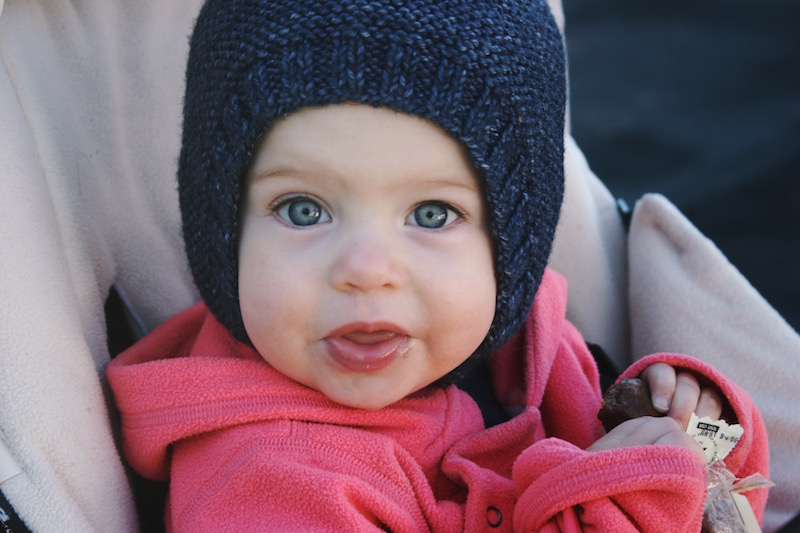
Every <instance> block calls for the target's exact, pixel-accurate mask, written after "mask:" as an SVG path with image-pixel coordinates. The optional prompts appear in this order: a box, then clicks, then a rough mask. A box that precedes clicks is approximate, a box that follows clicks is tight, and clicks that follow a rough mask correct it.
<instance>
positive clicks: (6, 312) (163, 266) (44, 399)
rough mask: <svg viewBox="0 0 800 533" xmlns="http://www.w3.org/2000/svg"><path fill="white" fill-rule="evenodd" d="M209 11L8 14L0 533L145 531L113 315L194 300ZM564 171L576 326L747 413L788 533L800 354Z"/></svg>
mask: <svg viewBox="0 0 800 533" xmlns="http://www.w3.org/2000/svg"><path fill="white" fill-rule="evenodd" d="M199 5H200V0H173V1H170V2H165V1H156V0H140V1H137V2H123V1H119V0H102V1H101V0H87V1H84V2H39V1H33V0H32V1H22V0H6V1H5V2H3V0H0V239H2V241H1V242H2V248H1V249H2V252H0V273H2V274H1V275H0V380H2V386H0V406H2V408H0V493H2V496H3V497H4V498H5V501H3V500H1V499H0V523H3V522H4V521H5V518H4V516H5V517H6V518H8V517H10V516H11V515H14V516H16V517H18V518H20V519H21V520H22V521H23V522H24V523H25V525H26V526H27V527H28V528H29V529H30V530H32V531H42V532H44V531H78V532H87V531H99V532H109V531H114V532H124V531H136V530H137V529H138V517H137V511H136V508H135V504H134V499H133V497H132V492H131V489H130V485H129V479H128V476H127V473H126V470H125V468H124V466H123V464H122V461H121V460H120V457H119V454H118V452H117V448H116V446H115V439H114V429H113V428H114V414H113V413H114V411H113V408H111V406H110V404H109V394H108V388H107V386H106V383H105V381H104V372H103V371H104V368H105V365H106V364H107V363H108V361H109V358H110V355H109V342H111V343H112V346H113V342H114V341H115V339H113V338H112V339H109V338H108V335H107V323H106V314H105V312H104V305H105V304H106V302H107V299H108V297H109V294H110V292H111V290H112V287H113V288H114V289H115V291H116V294H118V295H119V301H120V302H122V304H123V307H124V309H125V310H126V313H127V317H128V323H129V324H131V325H132V326H133V329H134V331H135V332H136V333H137V334H143V333H145V332H147V331H149V330H151V329H152V328H154V327H155V326H156V325H157V324H159V323H161V322H162V321H164V320H165V319H166V318H167V317H169V316H170V315H172V314H174V313H175V312H177V311H179V310H181V309H183V308H185V307H187V306H189V305H190V304H192V303H193V302H194V301H195V300H196V299H197V298H198V295H197V292H196V290H195V288H194V286H193V284H192V281H191V276H190V274H189V272H188V268H187V264H186V260H185V258H184V251H183V244H182V239H181V231H180V217H179V213H178V201H177V191H176V184H175V171H176V166H177V154H178V150H179V139H180V125H181V124H180V121H181V98H182V92H183V72H184V61H185V56H186V53H187V50H188V35H189V33H190V31H191V27H192V22H193V20H194V17H195V14H196V13H197V11H198V10H199ZM554 10H555V12H556V14H557V15H559V18H560V19H562V21H563V17H562V16H561V9H560V5H555V6H554ZM562 27H563V26H562ZM565 164H566V176H567V192H566V200H565V205H564V208H563V214H562V220H561V223H560V225H559V229H558V233H557V238H556V244H555V249H554V253H553V256H552V259H551V263H552V265H553V266H554V267H555V268H556V269H557V270H559V271H561V272H562V273H563V274H564V275H565V276H566V277H567V279H568V281H569V284H570V308H569V316H570V318H571V320H572V321H573V322H574V323H575V324H576V325H577V326H578V328H579V329H580V330H581V331H582V333H583V334H584V336H585V337H586V339H587V340H588V341H590V342H592V343H597V344H599V345H601V346H603V347H604V348H605V350H606V351H607V352H608V353H609V354H611V355H612V357H613V358H614V360H615V363H616V365H617V366H618V368H619V369H622V368H624V367H625V366H627V365H628V364H629V363H630V362H631V361H633V360H635V359H636V358H637V357H639V356H642V355H644V354H646V353H651V352H654V351H680V352H685V353H689V354H692V355H695V356H697V357H700V358H702V359H705V360H707V361H709V362H710V363H711V364H713V365H714V366H716V367H717V368H719V369H720V370H721V371H723V372H724V373H726V374H727V375H729V376H730V377H732V378H733V379H734V380H736V381H737V382H739V383H740V384H741V385H742V386H743V387H744V388H745V389H746V390H747V391H748V392H749V393H750V394H751V395H752V396H753V397H754V399H755V401H756V403H757V404H758V406H759V408H760V410H761V412H762V414H763V416H764V418H765V421H766V424H767V429H768V432H769V437H770V453H771V462H772V472H771V473H770V478H771V479H772V480H773V481H774V482H775V483H776V486H775V488H774V489H772V491H771V496H770V499H769V503H768V508H767V514H766V518H765V527H764V529H765V531H775V530H777V529H779V528H780V527H781V525H783V524H784V523H785V522H787V521H788V520H790V519H791V518H792V517H793V516H794V515H795V514H797V512H798V511H800V410H798V409H797V408H796V405H795V404H796V401H797V399H798V398H799V397H800V396H798V392H797V390H798V389H797V386H798V383H800V337H799V336H798V335H797V333H796V332H795V331H794V330H792V328H791V327H789V326H788V325H787V323H786V322H785V321H784V320H783V319H782V318H781V317H780V316H779V315H778V314H777V313H776V312H775V311H774V310H773V309H772V308H771V307H770V305H769V304H768V303H767V302H766V301H765V300H764V299H763V298H762V297H761V296H760V295H759V294H758V293H757V292H756V291H755V290H754V289H753V288H752V287H751V285H750V284H749V283H748V282H747V281H746V280H745V279H744V278H743V277H742V276H741V274H739V272H738V271H737V270H736V269H735V268H734V267H733V266H732V265H731V264H730V263H729V262H728V261H727V260H726V259H725V257H723V255H722V254H721V253H720V252H719V250H718V249H717V248H716V247H715V246H714V244H713V243H711V242H710V241H708V240H707V239H706V238H705V237H703V236H702V235H701V234H700V233H699V232H698V231H697V230H696V229H695V228H694V227H693V226H692V225H691V224H690V223H689V222H688V221H687V220H686V219H685V218H684V217H683V216H682V215H681V213H680V212H679V211H678V210H677V209H676V208H675V207H674V206H673V205H672V204H671V203H670V202H669V201H668V200H667V199H665V198H664V197H661V196H658V195H650V196H645V197H644V198H642V199H641V200H640V201H638V202H637V203H636V205H635V208H634V210H633V217H632V220H631V224H630V228H629V230H627V231H626V229H625V227H624V226H623V224H622V222H621V219H620V217H619V214H618V210H617V206H616V202H615V200H614V198H613V197H612V196H611V194H610V193H609V191H608V190H607V188H606V187H605V186H604V185H603V183H602V182H601V181H600V180H599V179H598V178H597V177H596V176H595V175H594V174H593V173H592V171H591V170H590V167H589V166H588V164H587V162H586V160H585V159H584V157H583V155H582V153H581V151H580V149H579V148H578V146H577V145H576V144H575V142H574V140H573V139H572V137H571V136H569V135H568V136H567V138H566V155H565ZM6 507H7V508H8V509H6Z"/></svg>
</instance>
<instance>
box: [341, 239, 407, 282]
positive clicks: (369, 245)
mask: <svg viewBox="0 0 800 533" xmlns="http://www.w3.org/2000/svg"><path fill="white" fill-rule="evenodd" d="M334 254H335V255H334V257H333V261H332V264H331V283H332V284H333V286H334V287H335V288H336V289H337V290H341V291H354V290H355V291H361V292H370V291H374V290H378V289H391V288H398V287H399V286H401V285H402V283H403V280H404V278H405V271H404V266H403V263H402V261H401V260H400V250H399V249H398V245H397V243H394V242H392V240H391V239H390V238H387V237H386V236H385V235H382V234H379V233H377V232H369V231H362V232H358V233H357V234H355V235H352V236H350V237H349V238H347V239H343V241H342V242H340V243H337V250H335V252H334Z"/></svg>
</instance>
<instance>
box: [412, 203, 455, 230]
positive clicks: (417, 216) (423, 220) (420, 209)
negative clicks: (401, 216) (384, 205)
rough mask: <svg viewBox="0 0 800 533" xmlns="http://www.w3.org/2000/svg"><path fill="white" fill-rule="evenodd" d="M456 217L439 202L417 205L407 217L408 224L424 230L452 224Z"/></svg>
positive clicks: (453, 212) (451, 210) (445, 205)
mask: <svg viewBox="0 0 800 533" xmlns="http://www.w3.org/2000/svg"><path fill="white" fill-rule="evenodd" d="M456 217H457V214H456V213H455V211H453V209H451V208H449V207H448V206H447V204H443V203H441V202H425V203H422V204H419V205H418V206H417V207H416V208H415V209H414V211H413V212H412V213H411V214H410V215H409V216H408V222H409V223H411V224H413V225H415V226H420V227H422V228H426V229H439V228H443V227H445V226H447V225H449V224H452V223H453V222H454V221H455V219H456Z"/></svg>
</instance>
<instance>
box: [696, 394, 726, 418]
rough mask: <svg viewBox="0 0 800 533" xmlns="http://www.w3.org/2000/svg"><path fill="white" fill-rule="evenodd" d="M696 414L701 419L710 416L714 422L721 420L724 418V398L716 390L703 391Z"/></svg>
mask: <svg viewBox="0 0 800 533" xmlns="http://www.w3.org/2000/svg"><path fill="white" fill-rule="evenodd" d="M695 412H696V413H697V416H698V417H700V418H702V417H704V416H708V417H711V419H712V420H719V419H720V417H722V398H721V396H720V395H719V392H718V391H717V390H716V389H710V388H703V389H701V390H700V399H699V400H698V401H697V409H696V410H695Z"/></svg>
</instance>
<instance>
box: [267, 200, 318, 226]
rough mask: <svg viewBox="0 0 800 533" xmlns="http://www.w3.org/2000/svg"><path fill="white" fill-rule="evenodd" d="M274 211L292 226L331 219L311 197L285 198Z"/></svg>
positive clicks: (308, 224)
mask: <svg viewBox="0 0 800 533" xmlns="http://www.w3.org/2000/svg"><path fill="white" fill-rule="evenodd" d="M275 212H276V213H277V215H278V216H279V217H281V218H282V219H283V220H285V221H286V222H289V223H290V224H292V225H293V226H313V225H315V224H319V223H321V222H330V220H331V216H330V215H329V214H328V212H327V211H325V209H324V208H323V207H322V206H321V205H319V203H318V202H316V201H315V200H312V199H311V198H295V199H293V200H287V201H286V202H283V203H282V204H280V205H279V206H278V208H277V209H276V210H275Z"/></svg>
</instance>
